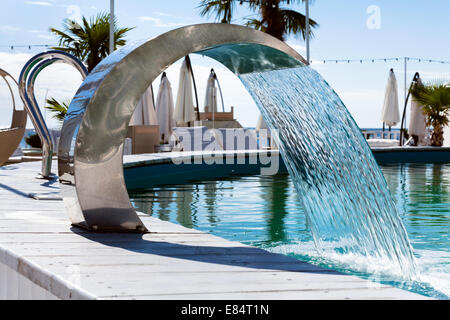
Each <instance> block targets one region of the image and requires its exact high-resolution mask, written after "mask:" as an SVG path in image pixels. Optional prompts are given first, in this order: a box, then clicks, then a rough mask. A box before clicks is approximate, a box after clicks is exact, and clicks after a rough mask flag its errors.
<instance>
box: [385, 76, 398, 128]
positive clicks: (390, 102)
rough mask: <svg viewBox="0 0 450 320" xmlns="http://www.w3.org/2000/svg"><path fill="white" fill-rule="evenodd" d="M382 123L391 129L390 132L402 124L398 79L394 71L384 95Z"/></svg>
mask: <svg viewBox="0 0 450 320" xmlns="http://www.w3.org/2000/svg"><path fill="white" fill-rule="evenodd" d="M381 121H383V124H386V125H387V126H388V127H389V130H391V127H392V126H395V125H396V124H397V123H399V122H400V113H399V110H398V89H397V79H396V78H395V74H394V70H393V69H391V70H390V72H389V79H388V83H387V86H386V91H385V94H384V103H383V109H382V111H381ZM383 127H384V126H383Z"/></svg>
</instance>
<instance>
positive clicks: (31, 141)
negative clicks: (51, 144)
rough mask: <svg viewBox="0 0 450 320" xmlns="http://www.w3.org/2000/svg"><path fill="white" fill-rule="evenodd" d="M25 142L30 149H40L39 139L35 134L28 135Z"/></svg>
mask: <svg viewBox="0 0 450 320" xmlns="http://www.w3.org/2000/svg"><path fill="white" fill-rule="evenodd" d="M25 142H26V143H27V145H29V146H30V147H32V148H36V149H42V142H41V138H39V136H38V134H37V133H34V134H30V135H29V136H28V137H26V138H25Z"/></svg>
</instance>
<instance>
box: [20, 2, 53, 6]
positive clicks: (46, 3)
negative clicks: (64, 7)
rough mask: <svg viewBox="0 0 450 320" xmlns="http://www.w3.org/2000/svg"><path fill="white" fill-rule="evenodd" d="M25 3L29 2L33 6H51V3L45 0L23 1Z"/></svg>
mask: <svg viewBox="0 0 450 320" xmlns="http://www.w3.org/2000/svg"><path fill="white" fill-rule="evenodd" d="M25 3H26V4H31V5H35V6H44V7H53V3H50V2H46V1H25Z"/></svg>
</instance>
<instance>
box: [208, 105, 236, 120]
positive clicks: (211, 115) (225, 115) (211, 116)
mask: <svg viewBox="0 0 450 320" xmlns="http://www.w3.org/2000/svg"><path fill="white" fill-rule="evenodd" d="M200 120H210V121H213V120H234V107H231V111H230V112H210V111H209V109H208V107H205V112H200Z"/></svg>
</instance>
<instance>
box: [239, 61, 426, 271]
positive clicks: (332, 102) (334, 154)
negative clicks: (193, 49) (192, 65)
mask: <svg viewBox="0 0 450 320" xmlns="http://www.w3.org/2000/svg"><path fill="white" fill-rule="evenodd" d="M239 77H240V78H241V80H242V82H243V83H244V85H245V86H246V87H247V89H248V90H249V92H250V94H251V95H252V96H253V98H254V99H255V101H256V103H257V104H258V106H259V108H260V110H261V113H262V114H263V117H264V119H265V120H266V122H267V123H268V125H269V127H270V128H274V129H276V130H278V138H279V148H280V152H281V154H282V156H283V158H284V160H285V163H286V165H287V167H288V171H289V173H290V175H291V177H292V179H293V181H294V184H295V188H296V190H297V193H298V195H299V198H300V200H301V202H302V204H303V207H304V210H305V212H306V215H307V218H308V221H309V225H310V228H311V231H312V236H313V239H314V243H315V246H316V249H317V250H319V252H322V253H325V251H332V253H333V254H336V253H337V254H353V255H355V256H357V257H358V259H361V257H362V258H363V260H368V259H369V260H371V261H372V260H373V261H376V262H377V263H379V264H380V265H385V264H389V265H390V268H393V269H395V270H396V272H397V273H398V274H401V275H402V276H403V277H405V278H407V279H414V278H416V277H417V276H418V275H417V271H416V264H415V259H414V256H413V252H412V247H411V245H410V243H409V240H408V236H407V233H406V230H405V228H404V226H403V224H402V221H401V220H400V217H399V215H398V212H397V210H396V207H395V203H394V200H393V198H392V196H391V194H390V192H389V190H388V186H387V184H386V181H385V179H384V177H383V174H382V172H381V170H380V169H379V167H378V165H377V163H376V161H375V159H374V157H373V155H372V153H371V150H370V148H369V146H368V144H367V142H366V141H365V139H364V137H363V135H362V134H361V132H360V130H359V128H358V126H357V125H356V123H355V121H354V120H353V118H352V117H351V115H350V113H349V112H348V110H347V109H346V107H345V106H344V104H343V103H342V101H341V100H340V99H339V97H338V96H337V94H336V93H335V92H334V91H333V90H332V88H331V87H330V86H329V85H328V83H327V82H326V81H325V80H324V79H323V78H322V77H321V76H320V75H319V74H318V73H317V72H316V71H314V70H313V69H311V68H310V67H299V68H290V69H281V70H275V71H265V72H253V73H247V74H241V75H240V76H239ZM328 253H329V252H328ZM358 259H355V261H357V260H358Z"/></svg>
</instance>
